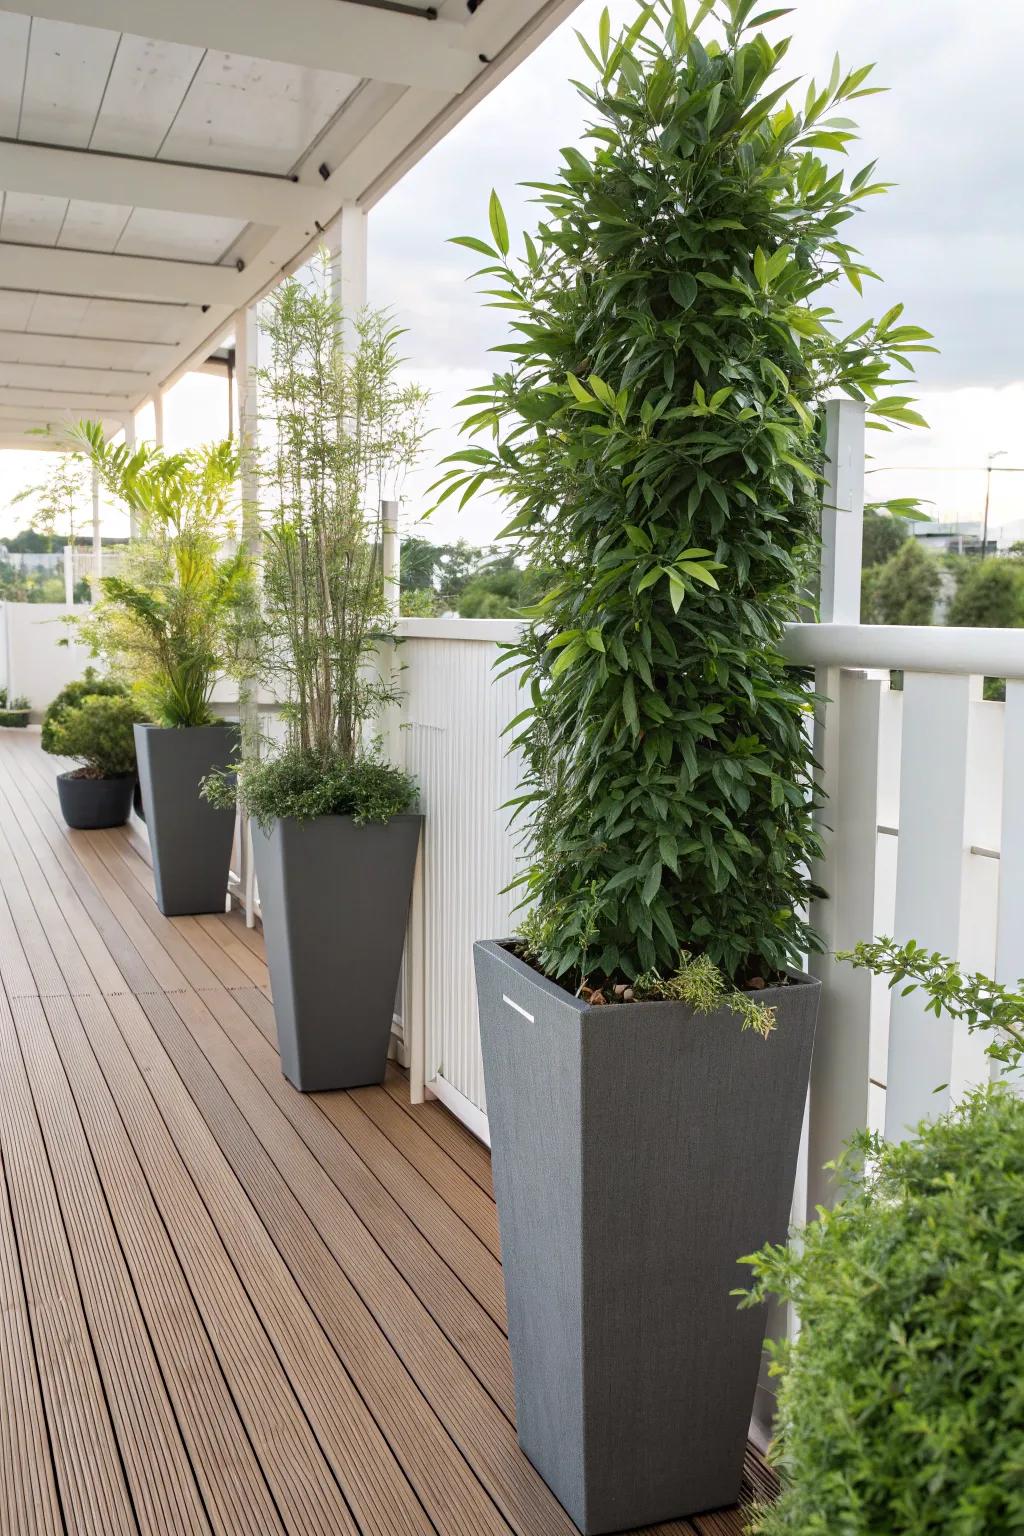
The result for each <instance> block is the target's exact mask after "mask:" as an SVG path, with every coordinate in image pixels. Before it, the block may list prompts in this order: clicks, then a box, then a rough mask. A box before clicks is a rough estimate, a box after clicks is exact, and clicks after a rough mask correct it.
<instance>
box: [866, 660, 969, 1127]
mask: <svg viewBox="0 0 1024 1536" xmlns="http://www.w3.org/2000/svg"><path fill="white" fill-rule="evenodd" d="M980 688H981V679H980V678H972V677H954V676H948V675H940V674H938V673H927V672H908V673H907V674H906V676H905V678H904V683H903V750H902V761H901V765H900V822H899V860H898V864H897V870H896V932H895V937H896V939H897V940H898V941H899V942H905V941H906V940H907V939H916V940H917V941H918V942H920V943H921V944H923V945H925V947H926V948H928V949H929V950H939V951H941V952H942V953H943V954H946V955H950V956H953V957H956V956H957V954H958V952H959V947H960V927H961V908H962V897H963V877H964V859H965V856H966V846H965V836H964V828H965V817H966V803H967V742H968V733H969V730H970V718H971V710H970V704H971V699H972V697H977V696H978V695H979V694H980ZM925 1003H926V999H925V997H924V994H923V993H922V992H921V991H915V992H912V993H910V994H909V995H907V996H903V995H902V991H901V989H899V988H897V990H896V991H895V993H894V995H893V999H892V1013H891V1017H890V1024H889V1068H888V1076H887V1086H886V1106H885V1133H886V1136H887V1137H889V1138H890V1139H891V1140H900V1139H902V1138H903V1137H904V1136H906V1134H907V1132H908V1129H909V1128H910V1127H912V1126H914V1125H916V1123H917V1122H918V1121H919V1120H921V1119H923V1118H925V1117H931V1116H934V1115H936V1114H940V1113H942V1112H943V1111H944V1110H945V1109H946V1108H948V1106H949V1103H950V1086H949V1085H950V1083H951V1080H952V1077H953V1068H954V1028H953V1025H952V1022H951V1021H950V1020H949V1019H948V1018H947V1017H945V1016H943V1017H941V1018H936V1017H935V1016H934V1015H933V1014H930V1013H928V1012H926V1008H925Z"/></svg>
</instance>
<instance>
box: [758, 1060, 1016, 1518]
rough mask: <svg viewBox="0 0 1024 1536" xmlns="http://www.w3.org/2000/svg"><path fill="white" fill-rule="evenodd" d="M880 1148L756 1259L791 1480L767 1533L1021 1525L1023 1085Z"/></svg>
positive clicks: (779, 1456)
mask: <svg viewBox="0 0 1024 1536" xmlns="http://www.w3.org/2000/svg"><path fill="white" fill-rule="evenodd" d="M854 1151H855V1153H856V1154H857V1156H858V1157H859V1158H869V1159H871V1160H872V1161H873V1164H874V1166H873V1169H872V1171H871V1173H870V1174H869V1176H868V1177H867V1178H865V1179H863V1180H862V1181H854V1180H853V1179H851V1181H850V1183H849V1187H848V1189H847V1193H846V1197H845V1199H844V1200H843V1201H842V1203H841V1204H840V1205H839V1206H837V1207H836V1209H835V1210H833V1211H830V1212H828V1211H823V1212H822V1213H821V1215H820V1218H819V1220H818V1221H816V1222H813V1223H812V1224H811V1225H810V1226H809V1227H807V1228H806V1230H805V1232H804V1233H803V1241H802V1244H801V1246H800V1247H799V1248H790V1247H785V1246H783V1247H769V1248H765V1249H763V1250H762V1252H761V1253H759V1254H756V1255H754V1256H753V1257H752V1258H750V1259H748V1260H746V1261H745V1262H747V1263H749V1264H751V1265H752V1267H753V1272H754V1277H755V1279H754V1286H753V1289H752V1291H751V1292H750V1294H749V1297H748V1298H747V1304H753V1303H755V1302H758V1301H761V1300H763V1299H764V1298H765V1297H767V1296H774V1297H777V1298H779V1299H780V1300H783V1301H786V1302H791V1303H793V1304H794V1306H795V1307H796V1309H797V1312H798V1313H799V1316H800V1319H801V1329H800V1333H799V1336H798V1337H797V1338H796V1339H795V1340H794V1341H784V1342H781V1343H780V1342H776V1343H775V1344H773V1345H772V1346H770V1347H771V1350H772V1353H773V1357H774V1358H773V1362H772V1370H773V1372H774V1373H775V1374H776V1375H777V1376H779V1377H780V1380H781V1385H780V1391H779V1416H778V1420H777V1425H776V1436H777V1439H776V1449H775V1452H774V1459H775V1461H776V1463H777V1465H778V1469H779V1472H780V1474H781V1478H782V1495H781V1498H780V1499H779V1501H778V1503H777V1504H775V1505H774V1506H772V1507H768V1508H761V1509H758V1510H757V1511H755V1515H754V1520H753V1523H752V1525H751V1526H750V1530H751V1531H756V1532H758V1533H760V1536H899V1533H907V1536H910V1533H913V1536H932V1533H939V1532H941V1533H942V1536H1002V1533H1004V1532H1005V1533H1008V1532H1012V1531H1021V1530H1024V1101H1022V1100H1021V1099H1020V1098H1017V1097H1015V1096H1014V1095H1013V1094H1011V1093H1010V1092H1009V1091H1008V1090H1007V1089H1006V1088H1005V1087H999V1088H994V1089H990V1090H987V1091H982V1092H978V1093H976V1094H974V1095H973V1096H972V1097H971V1098H969V1099H968V1101H967V1102H966V1103H965V1104H964V1105H963V1106H962V1107H961V1108H960V1109H958V1110H957V1111H956V1112H955V1113H954V1114H951V1115H948V1116H945V1117H944V1118H942V1119H940V1120H938V1121H936V1122H935V1123H934V1124H923V1125H922V1126H921V1127H919V1132H918V1138H917V1140H914V1141H907V1142H904V1143H902V1144H901V1145H899V1146H893V1145H886V1144H884V1143H881V1142H879V1141H878V1140H877V1139H873V1138H870V1137H867V1136H864V1137H862V1138H861V1139H860V1140H859V1141H858V1142H856V1143H855V1144H854Z"/></svg>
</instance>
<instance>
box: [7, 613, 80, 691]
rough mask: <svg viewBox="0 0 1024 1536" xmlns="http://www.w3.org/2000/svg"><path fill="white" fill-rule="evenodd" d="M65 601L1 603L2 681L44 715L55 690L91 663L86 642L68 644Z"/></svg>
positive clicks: (78, 674)
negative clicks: (63, 642) (65, 643)
mask: <svg viewBox="0 0 1024 1536" xmlns="http://www.w3.org/2000/svg"><path fill="white" fill-rule="evenodd" d="M66 617H67V609H66V608H65V607H64V605H63V604H62V603H0V686H2V687H5V688H6V689H7V691H8V693H9V694H10V695H11V696H12V697H14V696H16V695H23V696H24V697H25V698H27V699H28V701H29V704H30V705H31V706H32V714H33V717H34V718H35V719H38V718H39V716H40V715H41V714H42V712H43V710H44V709H45V708H46V706H47V704H49V702H50V700H51V699H52V698H53V697H54V695H55V694H57V693H59V692H60V690H61V689H62V688H63V687H64V685H65V684H66V683H70V682H71V681H72V679H73V678H76V677H81V676H82V673H83V672H84V671H85V669H86V667H87V666H88V665H89V653H88V650H87V649H86V647H85V646H83V645H74V644H69V645H66V646H65V645H63V644H61V642H62V641H63V640H65V639H66V638H68V635H69V631H68V628H67V625H66V624H65V623H64V620H65V619H66Z"/></svg>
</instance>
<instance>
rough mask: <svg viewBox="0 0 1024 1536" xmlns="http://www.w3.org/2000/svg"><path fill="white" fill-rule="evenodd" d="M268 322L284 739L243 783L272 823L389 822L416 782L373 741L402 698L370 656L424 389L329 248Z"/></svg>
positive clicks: (269, 501)
mask: <svg viewBox="0 0 1024 1536" xmlns="http://www.w3.org/2000/svg"><path fill="white" fill-rule="evenodd" d="M260 326H261V335H262V337H263V338H264V339H265V343H266V356H267V361H266V364H265V365H264V366H263V367H261V368H260V369H258V370H257V372H256V380H257V386H258V390H259V398H260V402H261V431H260V443H259V445H258V446H257V447H256V448H255V449H254V454H253V470H254V474H255V478H256V481H257V484H258V487H259V520H260V523H261V527H262V539H263V545H262V547H263V568H262V594H261V602H262V611H261V636H260V646H259V658H258V663H257V665H258V669H259V670H260V672H261V674H262V675H264V676H266V677H267V679H268V680H270V681H272V684H273V686H274V688H275V689H276V690H277V691H278V693H279V694H280V695H281V696H282V698H283V711H282V713H283V717H284V722H285V727H286V737H285V742H284V745H283V748H276V749H274V750H272V751H271V752H269V754H268V753H264V754H263V756H262V757H260V755H259V751H258V746H259V744H258V743H254V742H250V743H249V744H248V747H247V751H246V756H245V761H244V762H243V764H242V767H241V769H240V772H239V781H238V782H239V793H240V795H241V798H242V801H243V804H244V805H245V806H246V808H247V809H248V810H249V811H250V812H251V813H252V814H254V815H256V816H257V817H258V818H259V819H260V820H261V821H263V822H267V821H269V820H271V819H272V818H273V817H274V816H278V815H290V816H298V817H300V818H302V817H308V816H313V815H319V814H323V813H325V812H332V811H335V812H338V811H344V812H348V811H352V812H354V814H356V816H357V819H362V818H363V817H364V816H365V817H366V819H373V820H386V819H387V817H388V816H389V815H391V814H394V813H395V812H397V811H400V810H404V809H405V808H406V807H407V805H408V804H409V802H410V799H411V797H412V789H411V786H410V784H409V781H408V780H407V779H406V778H405V776H404V775H402V774H399V773H397V771H395V770H393V769H391V768H390V767H389V766H388V765H386V764H384V763H382V762H381V761H380V760H379V757H378V754H377V753H376V751H375V747H374V741H373V725H374V722H375V721H376V720H377V719H378V718H379V716H380V715H381V713H382V711H384V710H385V709H386V708H388V706H389V705H391V704H392V703H394V702H395V700H396V698H397V689H396V686H395V683H394V681H393V680H392V678H391V676H390V673H389V671H388V669H383V668H379V667H378V666H377V665H376V664H375V658H376V654H377V651H378V649H379V647H380V644H381V642H382V640H383V639H385V638H386V636H387V635H388V634H389V633H390V631H391V628H392V625H393V619H392V608H393V604H392V602H391V601H390V600H389V599H390V596H391V594H389V593H388V592H387V591H386V588H385V581H384V574H383V567H382V550H383V523H382V510H381V504H382V501H383V500H384V499H385V498H386V497H389V496H395V495H397V492H398V489H399V487H400V485H401V481H402V478H403V476H404V474H405V472H406V471H407V470H408V469H409V467H410V466H411V465H412V464H413V463H414V462H415V460H416V458H417V456H418V454H419V451H420V446H421V443H422V440H423V436H424V423H423V416H424V407H425V402H426V396H425V394H424V392H423V391H422V390H421V389H419V388H418V387H417V386H416V385H415V384H409V383H405V382H403V380H402V378H401V369H402V359H401V357H400V355H399V352H398V340H399V337H400V335H401V332H400V331H399V330H398V329H397V328H396V327H395V326H394V324H393V323H392V321H391V319H390V317H389V316H388V315H386V314H384V313H382V312H379V311H374V310H365V311H363V312H362V313H361V314H359V315H358V316H354V317H351V318H346V317H345V316H344V315H343V314H342V312H341V310H340V307H339V305H338V304H337V302H336V301H335V300H334V299H333V297H332V295H331V291H330V273H329V269H328V267H327V264H326V259H324V260H323V261H322V262H321V264H320V266H319V267H318V268H316V269H314V272H313V273H312V275H311V276H310V277H309V278H307V279H305V280H304V279H301V278H298V277H296V278H292V279H289V280H288V281H287V282H285V283H283V284H282V285H281V286H280V287H279V288H278V289H277V290H275V292H274V293H273V294H272V295H271V297H270V298H269V299H268V300H267V301H266V303H265V305H264V307H263V310H262V312H261V316H260ZM208 792H209V793H211V794H213V795H215V796H216V795H218V794H219V795H223V794H225V793H226V792H228V791H227V788H226V787H225V786H221V788H220V789H218V788H217V787H216V786H211V787H210V789H209V791H208Z"/></svg>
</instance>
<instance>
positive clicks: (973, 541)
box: [910, 523, 1001, 555]
mask: <svg viewBox="0 0 1024 1536" xmlns="http://www.w3.org/2000/svg"><path fill="white" fill-rule="evenodd" d="M910 531H911V533H912V534H913V535H914V538H915V539H919V540H920V541H921V544H922V545H923V547H924V548H925V549H927V550H929V551H930V552H931V553H932V554H933V555H980V554H981V524H980V523H911V525H910ZM1000 532H1001V529H998V528H990V529H989V531H988V541H987V543H986V546H985V553H986V554H987V555H994V554H995V553H996V552H997V550H998V549H999V540H998V537H997V535H998V534H999V533H1000Z"/></svg>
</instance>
